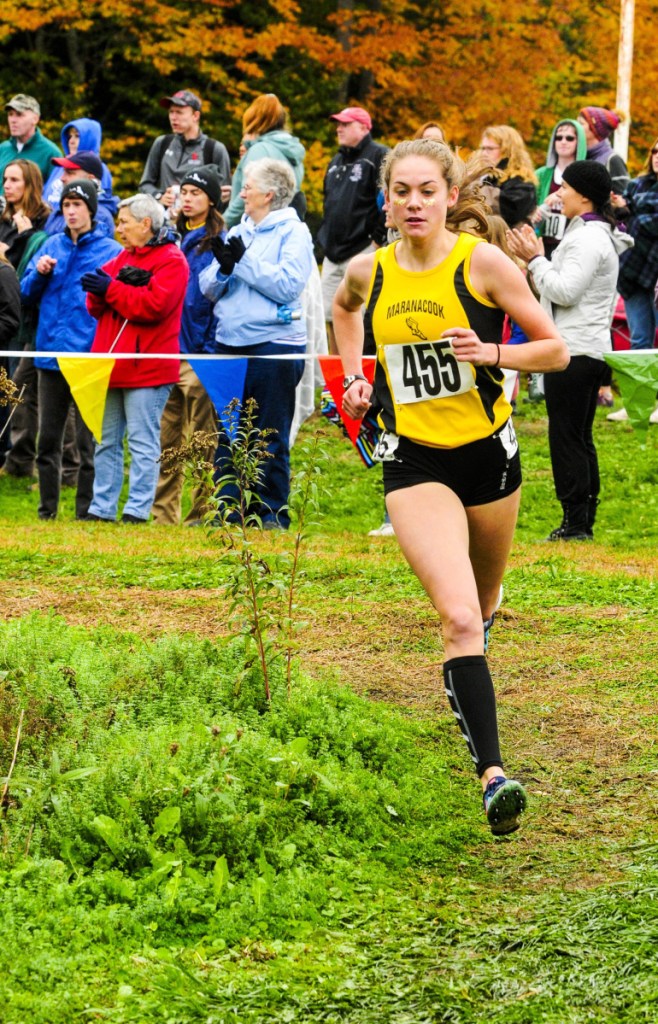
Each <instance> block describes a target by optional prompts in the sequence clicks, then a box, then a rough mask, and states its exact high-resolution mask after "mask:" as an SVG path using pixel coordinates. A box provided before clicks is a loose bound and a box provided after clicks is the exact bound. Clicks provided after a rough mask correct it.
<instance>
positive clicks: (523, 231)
mask: <svg viewBox="0 0 658 1024" xmlns="http://www.w3.org/2000/svg"><path fill="white" fill-rule="evenodd" d="M507 244H508V246H509V248H510V251H511V252H512V253H513V254H514V256H518V257H519V259H522V260H525V261H526V263H528V262H529V260H531V259H532V258H533V256H543V255H544V243H543V242H542V240H541V238H538V237H537V235H536V234H535V233H534V231H533V230H532V228H531V227H530V225H529V224H524V225H523V227H522V228H520V229H519V228H512V229H511V230H510V231H508V232H507Z"/></svg>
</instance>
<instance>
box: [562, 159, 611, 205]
mask: <svg viewBox="0 0 658 1024" xmlns="http://www.w3.org/2000/svg"><path fill="white" fill-rule="evenodd" d="M562 179H563V180H564V181H566V183H567V185H571V187H572V188H573V189H575V190H576V192H578V193H579V195H581V196H584V197H585V199H589V201H590V202H592V203H594V206H596V208H597V209H601V207H603V206H605V204H606V203H607V202H608V200H609V199H610V193H611V192H612V178H611V177H610V175H609V174H608V172H607V170H606V168H605V167H604V166H603V164H599V163H597V162H596V161H595V160H574V162H573V163H572V164H569V165H568V166H567V167H565V169H564V170H563V171H562Z"/></svg>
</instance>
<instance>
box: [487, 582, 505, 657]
mask: <svg viewBox="0 0 658 1024" xmlns="http://www.w3.org/2000/svg"><path fill="white" fill-rule="evenodd" d="M502 603H503V585H502V583H501V585H500V590H499V591H498V600H497V601H496V606H495V608H494V610H493V611H492V613H491V615H490V616H489V618H488V619H485V620H484V622H483V623H482V625H483V627H484V653H485V654H486V653H487V651H488V650H489V630H490V629H491V627H492V626H493V624H494V622H495V621H496V612H497V611H498V609H499V608H500V606H501V604H502Z"/></svg>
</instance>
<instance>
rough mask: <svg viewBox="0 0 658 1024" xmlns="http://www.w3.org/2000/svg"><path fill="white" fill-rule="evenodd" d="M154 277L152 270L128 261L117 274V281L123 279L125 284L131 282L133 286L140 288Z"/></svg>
mask: <svg viewBox="0 0 658 1024" xmlns="http://www.w3.org/2000/svg"><path fill="white" fill-rule="evenodd" d="M152 277H153V271H152V270H144V268H143V267H133V266H131V264H129V263H127V264H126V265H125V267H122V268H121V270H120V271H119V273H118V274H117V281H123V283H124V284H131V285H133V287H136V288H138V287H140V286H142V285H145V284H148V283H149V281H150V280H151V278H152Z"/></svg>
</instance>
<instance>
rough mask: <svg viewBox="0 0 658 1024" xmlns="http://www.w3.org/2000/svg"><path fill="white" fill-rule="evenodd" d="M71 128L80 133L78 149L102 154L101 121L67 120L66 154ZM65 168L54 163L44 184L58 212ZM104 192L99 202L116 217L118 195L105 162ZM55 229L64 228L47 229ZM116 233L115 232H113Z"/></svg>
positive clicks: (63, 137) (63, 138)
mask: <svg viewBox="0 0 658 1024" xmlns="http://www.w3.org/2000/svg"><path fill="white" fill-rule="evenodd" d="M71 128H75V129H76V131H77V132H78V134H79V135H80V142H79V143H78V149H79V150H82V151H84V152H85V153H87V152H92V153H96V154H97V155H98V156H100V154H101V140H102V137H103V129H102V128H101V124H100V121H94V119H93V118H91V117H78V118H76V119H75V120H74V121H67V123H66V124H65V125H64V127H63V128H62V131H61V134H60V139H61V143H62V149H63V150H64V155H65V156H68V155H69V152H70V150H69V140H68V137H67V136H68V132H69V130H70V129H71ZM63 173H64V168H63V167H60V166H59V165H58V164H53V165H52V167H51V170H50V174H49V175H46V177H45V181H46V184H45V185H44V186H43V198H44V201H45V202H46V203H48V206H49V207H50V208H51V209H52V210H54V211H55V212H57V211H58V210H59V200H60V197H61V194H62V184H63V183H62V174H63ZM101 188H102V192H101V195H100V196H99V202H100V203H102V204H103V205H104V206H105V207H106V208H107V210H108V211H109V213H110V215H111V216H112V217H114V215H115V214H116V212H117V209H118V208H119V199H118V196H113V195H112V175H111V173H110V169H109V167H108V166H107V164H105V163H104V164H103V176H102V178H101ZM55 230H58V231H63V230H64V228H63V227H61V228H57V229H53V230H52V231H49V230H48V227H46V231H48V234H55ZM112 233H114V232H112Z"/></svg>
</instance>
